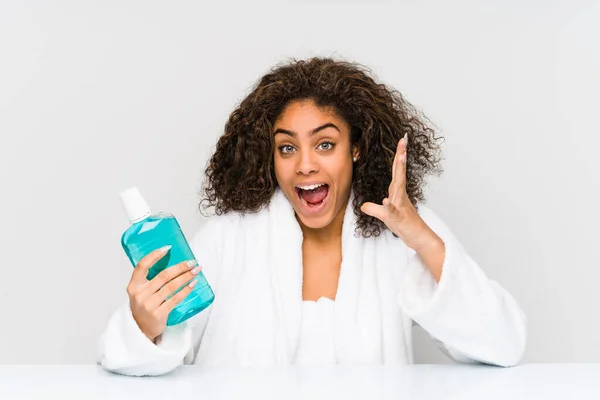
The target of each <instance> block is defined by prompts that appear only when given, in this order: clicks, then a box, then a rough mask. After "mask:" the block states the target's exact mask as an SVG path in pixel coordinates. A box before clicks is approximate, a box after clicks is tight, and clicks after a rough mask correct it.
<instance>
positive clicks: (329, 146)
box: [319, 142, 335, 150]
mask: <svg viewBox="0 0 600 400" xmlns="http://www.w3.org/2000/svg"><path fill="white" fill-rule="evenodd" d="M333 146H335V144H333V143H331V142H323V143H321V144H319V148H320V149H321V150H331V149H333Z"/></svg>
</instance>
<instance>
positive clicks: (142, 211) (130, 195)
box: [119, 186, 150, 224]
mask: <svg viewBox="0 0 600 400" xmlns="http://www.w3.org/2000/svg"><path fill="white" fill-rule="evenodd" d="M119 197H120V198H121V203H122V204H123V208H124V209H125V213H127V218H129V222H130V223H132V224H133V223H135V222H138V221H141V220H143V219H144V218H146V217H148V216H149V215H150V206H148V203H146V200H144V197H143V196H142V195H141V193H140V191H139V190H138V188H137V187H135V186H134V187H130V188H129V189H126V190H124V191H122V192H121V194H119Z"/></svg>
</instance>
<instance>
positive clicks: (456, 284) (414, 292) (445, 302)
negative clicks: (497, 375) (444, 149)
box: [399, 205, 527, 367]
mask: <svg viewBox="0 0 600 400" xmlns="http://www.w3.org/2000/svg"><path fill="white" fill-rule="evenodd" d="M419 214H420V215H421V217H422V218H423V220H424V221H425V222H426V223H427V224H428V225H429V227H430V228H431V229H432V230H433V231H434V232H436V234H437V235H438V236H440V238H441V239H442V240H443V241H444V244H445V248H446V253H445V258H444V263H443V268H442V275H441V278H440V281H439V283H438V282H436V281H435V279H434V278H433V275H432V274H431V272H430V271H429V270H428V269H427V267H426V266H425V264H424V263H423V262H422V260H421V258H420V257H419V256H418V254H417V253H416V252H414V251H413V252H412V254H411V255H410V259H409V264H408V268H407V270H406V275H405V276H404V279H403V281H402V287H401V290H400V294H399V302H400V306H401V308H402V310H403V311H404V312H405V313H406V314H407V315H408V316H410V317H411V318H412V320H413V321H414V323H416V324H418V325H420V326H421V327H422V328H423V329H425V330H426V331H427V332H428V333H429V335H430V336H431V337H432V338H433V339H434V340H435V341H436V344H437V345H438V347H439V348H441V350H442V351H443V352H444V353H446V354H447V355H449V356H450V357H451V358H452V359H454V361H456V362H460V363H484V364H490V365H496V366H502V367H510V366H514V365H517V364H518V363H519V362H520V360H521V358H522V356H523V353H524V351H525V344H526V336H527V330H526V325H527V319H526V316H525V313H524V312H523V310H522V309H521V308H520V306H519V305H518V304H517V302H516V300H515V299H514V298H513V297H512V296H511V295H510V294H509V293H508V292H507V291H506V290H505V289H504V288H502V287H501V286H500V285H499V284H498V283H497V282H495V281H493V280H491V279H489V278H488V277H487V276H486V275H485V273H484V272H483V271H482V270H481V268H480V267H479V266H478V265H477V263H475V261H473V260H472V259H471V257H470V256H469V255H468V254H467V252H466V251H465V249H464V248H463V247H462V245H461V244H460V243H459V242H458V240H457V239H456V237H455V236H454V235H453V234H452V232H451V231H450V229H449V228H448V227H447V226H446V225H445V224H444V223H443V222H442V221H441V219H440V218H439V217H438V216H437V215H436V214H435V213H434V212H433V211H432V210H431V209H429V208H427V207H425V206H423V205H420V206H419Z"/></svg>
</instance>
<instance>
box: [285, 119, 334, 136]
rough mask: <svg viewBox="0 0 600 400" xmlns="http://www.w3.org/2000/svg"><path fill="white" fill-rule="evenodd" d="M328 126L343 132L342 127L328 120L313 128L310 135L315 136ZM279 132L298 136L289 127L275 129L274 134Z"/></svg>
mask: <svg viewBox="0 0 600 400" xmlns="http://www.w3.org/2000/svg"><path fill="white" fill-rule="evenodd" d="M327 128H334V129H335V130H336V131H338V132H340V133H341V131H340V129H339V128H338V127H337V126H336V125H335V124H332V123H331V122H328V123H326V124H323V125H321V126H319V127H317V128H315V129H313V130H312V131H310V132H309V133H308V134H309V136H314V135H316V134H317V133H319V132H320V131H322V130H323V129H327ZM278 133H283V134H284V135H288V136H291V137H294V138H295V137H296V136H297V134H296V132H294V131H289V130H287V129H282V128H279V129H277V130H275V132H274V133H273V136H275V135H277V134H278Z"/></svg>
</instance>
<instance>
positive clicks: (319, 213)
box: [288, 183, 336, 229]
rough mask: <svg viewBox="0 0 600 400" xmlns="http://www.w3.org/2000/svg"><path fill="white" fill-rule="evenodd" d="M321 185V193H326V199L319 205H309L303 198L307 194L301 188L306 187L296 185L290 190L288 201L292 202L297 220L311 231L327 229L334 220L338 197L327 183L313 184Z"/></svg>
mask: <svg viewBox="0 0 600 400" xmlns="http://www.w3.org/2000/svg"><path fill="white" fill-rule="evenodd" d="M317 185H320V186H321V191H326V195H325V197H324V198H323V199H322V200H321V201H319V202H318V203H314V204H311V203H308V202H307V201H306V199H305V198H304V196H303V193H304V192H305V191H304V190H303V189H301V187H306V185H295V186H293V187H292V188H291V189H290V190H288V199H289V200H291V203H292V206H293V207H294V211H295V212H296V216H297V218H298V219H299V220H300V221H301V222H302V224H304V225H305V226H306V227H308V228H311V229H321V228H325V227H327V226H328V225H329V224H330V223H331V221H332V220H333V219H334V216H335V215H334V210H335V203H336V201H335V200H336V196H335V193H334V191H333V190H330V186H329V184H327V183H317V184H313V186H309V187H314V186H317Z"/></svg>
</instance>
